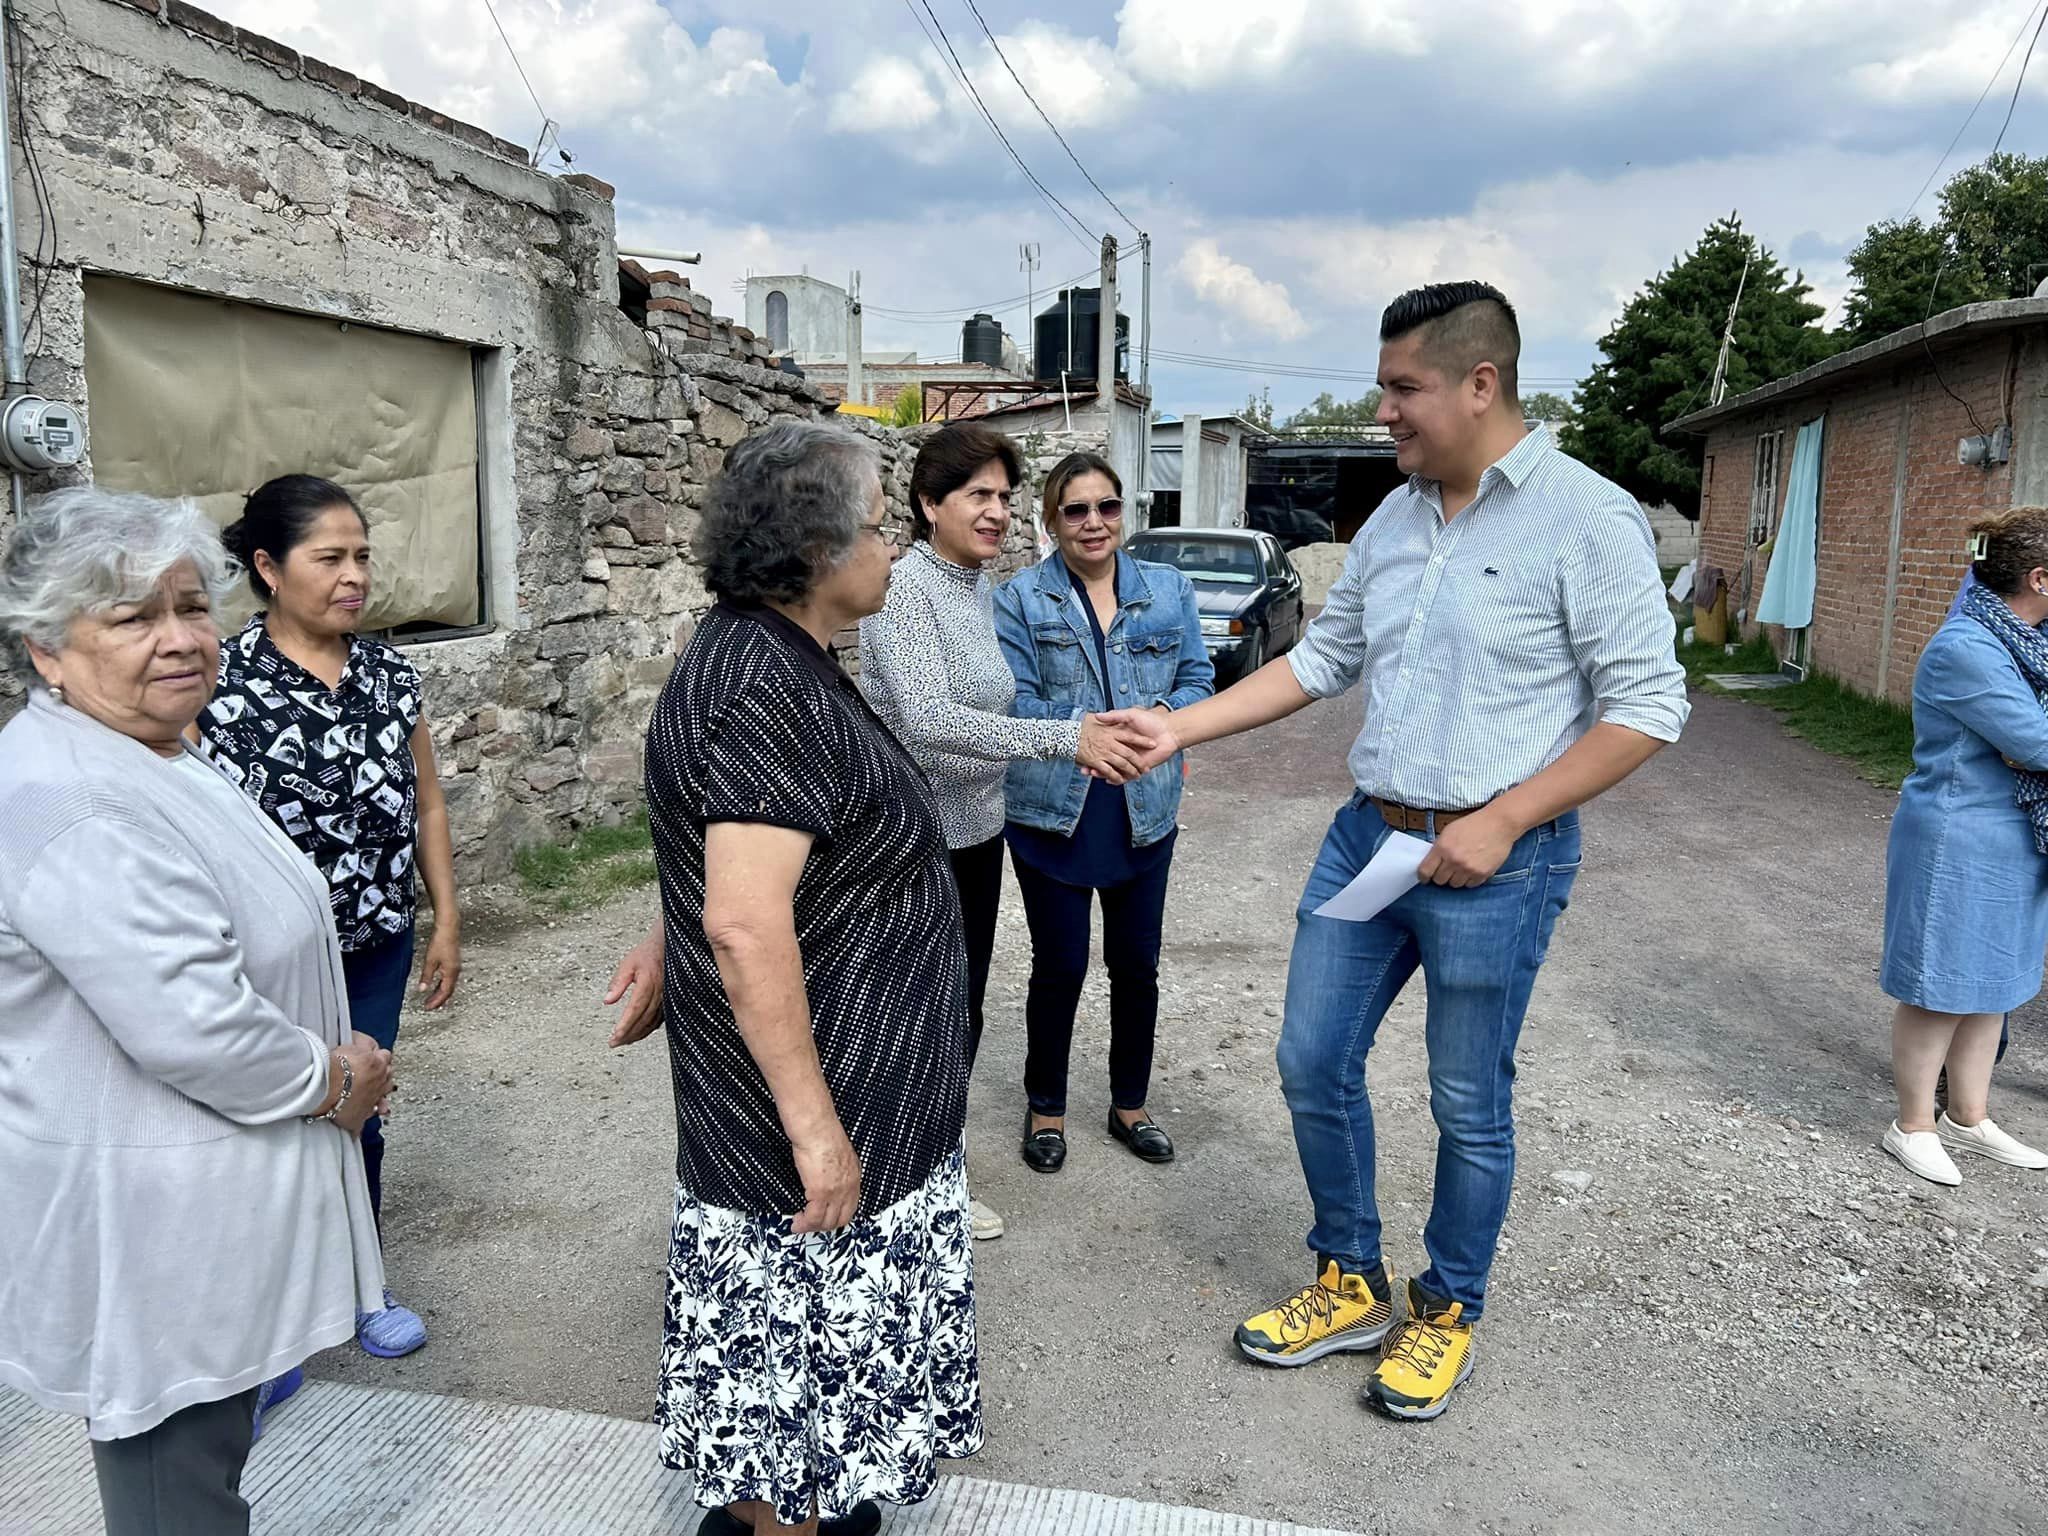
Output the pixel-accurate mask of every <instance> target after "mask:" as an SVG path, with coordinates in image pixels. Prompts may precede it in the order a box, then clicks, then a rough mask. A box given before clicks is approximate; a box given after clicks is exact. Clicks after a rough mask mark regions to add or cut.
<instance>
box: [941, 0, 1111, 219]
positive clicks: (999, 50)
mask: <svg viewBox="0 0 2048 1536" xmlns="http://www.w3.org/2000/svg"><path fill="white" fill-rule="evenodd" d="M967 9H968V10H970V11H972V12H974V19H975V20H976V21H979V22H981V30H982V31H983V32H985V33H987V35H988V45H989V47H991V48H993V49H995V51H996V57H997V58H998V59H1001V60H1002V61H1003V68H1004V69H1007V70H1009V72H1010V78H1011V79H1012V80H1015V81H1016V82H1017V89H1018V90H1020V91H1022V92H1023V93H1024V99H1025V100H1026V101H1028V102H1030V103H1031V106H1032V109H1033V110H1034V111H1036V112H1037V113H1038V116H1039V120H1040V121H1041V122H1043V123H1044V124H1045V126H1046V127H1048V128H1050V129H1052V136H1053V137H1054V138H1056V139H1058V140H1059V141H1060V148H1061V149H1064V150H1065V151H1066V152H1067V158H1068V159H1069V160H1071V161H1073V162H1074V169H1075V170H1077V171H1079V172H1080V173H1081V174H1082V175H1083V176H1084V177H1086V178H1087V181H1088V185H1089V186H1091V187H1093V188H1094V189H1095V191H1096V194H1097V195H1098V196H1099V197H1101V199H1102V200H1103V201H1104V202H1105V203H1107V204H1109V206H1110V208H1111V209H1112V210H1113V211H1114V212H1115V214H1116V216H1117V217H1118V218H1120V219H1122V220H1123V221H1124V222H1125V223H1126V224H1128V225H1130V226H1131V232H1132V233H1133V234H1139V235H1142V234H1144V233H1145V231H1143V230H1142V229H1139V228H1138V224H1137V221H1136V220H1135V219H1133V218H1132V217H1131V216H1130V215H1129V214H1128V213H1125V212H1124V211H1123V209H1121V208H1118V207H1117V205H1116V199H1115V198H1113V197H1111V196H1110V195H1109V194H1108V193H1107V192H1104V191H1103V190H1102V183H1101V182H1099V181H1097V180H1096V179H1095V177H1094V175H1093V174H1092V173H1090V171H1089V169H1088V167H1087V166H1085V165H1083V164H1082V163H1081V157H1080V156H1079V155H1077V154H1075V153H1074V146H1073V145H1071V144H1069V143H1068V142H1067V136H1066V135H1065V134H1063V133H1061V132H1060V130H1059V125H1058V124H1056V123H1055V122H1053V120H1052V119H1051V118H1050V117H1048V116H1046V112H1045V108H1043V107H1041V106H1039V104H1038V98H1037V97H1036V96H1034V95H1032V94H1031V87H1030V86H1028V85H1026V84H1025V83H1024V80H1023V77H1022V76H1020V75H1019V74H1018V73H1017V71H1016V68H1015V67H1014V66H1013V65H1012V64H1011V63H1010V56H1009V55H1008V54H1006V53H1004V52H1003V45H1002V44H1001V43H999V42H997V41H996V34H995V32H994V30H993V29H992V28H990V26H989V24H988V22H987V21H986V20H984V19H983V18H982V14H981V7H980V6H978V5H976V4H975V3H974V0H967Z"/></svg>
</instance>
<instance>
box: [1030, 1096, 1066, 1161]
mask: <svg viewBox="0 0 2048 1536" xmlns="http://www.w3.org/2000/svg"><path fill="white" fill-rule="evenodd" d="M1022 1150H1023V1153H1024V1165H1025V1166H1026V1167H1027V1168H1030V1169H1032V1170H1033V1171H1035V1172H1038V1173H1058V1172H1059V1171H1060V1170H1061V1169H1062V1168H1064V1167H1066V1165H1067V1133H1066V1132H1065V1131H1062V1130H1057V1129H1055V1128H1054V1127H1052V1126H1047V1127H1046V1128H1045V1129H1044V1130H1042V1131H1034V1130H1033V1129H1031V1111H1030V1110H1028V1109H1027V1110H1026V1111H1025V1112H1024V1146H1023V1148H1022Z"/></svg>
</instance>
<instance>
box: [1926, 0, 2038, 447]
mask: <svg viewBox="0 0 2048 1536" xmlns="http://www.w3.org/2000/svg"><path fill="white" fill-rule="evenodd" d="M2027 14H2028V16H2029V17H2031V16H2032V15H2033V12H2032V11H2029V12H2028V13H2027ZM2044 26H2048V5H2043V6H2042V8H2041V19H2040V20H2039V21H2037V22H2035V23H2034V35H2033V37H2032V38H2031V39H2029V40H2028V43H2027V51H2026V53H2025V54H2024V55H2023V56H2022V57H2021V59H2020V72H2019V74H2018V76H2017V77H2016V78H2015V79H2014V80H2013V83H2012V100H2011V101H2010V102H2008V103H2007V104H2006V108H2005V121H2004V122H2002V123H2000V124H1999V125H1998V137H1997V138H1995V139H1993V140H1992V141H1991V154H1990V155H1987V156H1986V157H1985V159H1986V162H1987V163H1988V162H1989V161H1990V160H1992V159H1994V158H1996V156H1997V154H1998V151H1999V148H2000V146H2002V145H2003V144H2004V143H2005V130H2006V129H2008V128H2010V127H2011V126H2012V115H2013V113H2014V111H2015V110H2017V109H2018V107H2019V104H2020V90H2021V88H2022V87H2023V86H2025V85H2026V83H2027V65H2029V64H2030V63H2032V62H2033V59H2034V49H2035V47H2036V46H2037V45H2038V44H2039V43H2040V41H2041V29H2042V28H2043V27H2044ZM2026 29H2027V28H2026V23H2025V22H2022V23H2020V30H2021V31H2022V32H2024V31H2026ZM2013 41H2014V42H2015V43H2017V42H2018V41H2019V39H2018V38H2017V37H2015V38H2014V39H2013ZM2005 51H2006V54H2007V56H2008V57H2010V56H2011V54H2012V49H2010V48H2008V49H2006V50H2005ZM1998 67H1999V68H2000V69H2001V70H2002V69H2004V68H2005V64H2004V61H2003V60H2001V61H2000V62H1999V66H1998ZM1991 78H1992V79H1993V80H1994V81H1995V80H1997V78H1998V76H1997V75H1993V76H1992V77H1991ZM1984 89H1985V91H1986V92H1987V93H1988V92H1989V91H1990V89H1991V87H1990V86H1989V85H1987V86H1985V87H1984ZM1979 101H1980V103H1981V101H1982V98H1981V97H1980V98H1979ZM1971 115H1972V116H1975V115H1976V114H1975V112H1974V110H1973V111H1972V113H1971ZM1965 126H1968V125H1967V124H1965ZM1951 254H1952V253H1951ZM1949 260H1950V256H1949V255H1944V256H1943V257H1942V259H1941V265H1940V266H1938V267H1936V268H1935V269H1934V281H1933V282H1932V283H1930V284H1928V286H1927V313H1926V314H1924V315H1922V316H1921V317H1920V350H1921V351H1922V352H1924V353H1926V354H1927V366H1928V368H1929V369H1931V370H1932V371H1933V374H1934V382H1935V383H1937V384H1939V385H1940V386H1941V388H1942V392H1943V393H1944V394H1946V395H1947V396H1948V397H1949V399H1951V400H1953V401H1955V403H1956V404H1957V405H1960V406H1961V407H1962V408H1963V410H1964V412H1965V414H1967V415H1968V416H1969V418H1970V425H1971V426H1973V427H1975V428H1976V429H1977V435H1978V436H1979V437H1983V436H1986V435H1987V434H1986V432H1985V430H1984V423H1983V422H1982V421H1980V420H1978V419H1977V411H1976V407H1974V406H1972V405H1971V404H1970V402H1969V401H1967V400H1965V399H1964V398H1963V397H1962V396H1961V395H1959V394H1957V393H1956V391H1955V386H1954V385H1952V384H1950V383H1949V381H1948V378H1947V376H1946V375H1945V374H1943V373H1942V371H1941V360H1940V359H1939V358H1937V357H1936V356H1935V355H1934V343H1933V342H1932V341H1931V340H1929V339H1928V335H1927V327H1928V325H1929V323H1930V322H1932V321H1933V319H1934V305H1935V295H1936V294H1938V293H1940V292H1941V280H1942V278H1943V277H1944V276H1945V275H1946V274H1947V272H1948V264H1949Z"/></svg>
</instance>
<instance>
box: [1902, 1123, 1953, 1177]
mask: <svg viewBox="0 0 2048 1536" xmlns="http://www.w3.org/2000/svg"><path fill="white" fill-rule="evenodd" d="M1941 1143H1942V1138H1941V1137H1940V1136H1937V1135H1936V1134H1935V1133H1934V1132H1933V1131H1915V1132H1913V1133H1912V1134H1911V1135H1910V1136H1909V1135H1907V1134H1906V1132H1904V1131H1902V1130H1900V1129H1899V1122H1898V1121H1896V1120H1894V1121H1893V1122H1892V1126H1891V1129H1890V1130H1888V1131H1886V1132H1885V1133H1884V1149H1885V1151H1887V1152H1889V1153H1891V1155H1892V1156H1893V1157H1896V1158H1897V1159H1898V1160H1899V1161H1900V1162H1902V1163H1904V1164H1905V1165H1906V1167H1907V1168H1908V1169H1910V1170H1911V1171H1912V1172H1914V1173H1917V1174H1919V1175H1920V1177H1921V1178H1923V1179H1925V1180H1927V1181H1928V1182H1929V1183H1930V1184H1960V1183H1962V1182H1963V1176H1962V1174H1960V1173H1959V1172H1957V1171H1956V1165H1955V1162H1954V1160H1953V1159H1951V1158H1950V1157H1949V1155H1948V1150H1947V1148H1945V1147H1943V1146H1942V1144H1941Z"/></svg>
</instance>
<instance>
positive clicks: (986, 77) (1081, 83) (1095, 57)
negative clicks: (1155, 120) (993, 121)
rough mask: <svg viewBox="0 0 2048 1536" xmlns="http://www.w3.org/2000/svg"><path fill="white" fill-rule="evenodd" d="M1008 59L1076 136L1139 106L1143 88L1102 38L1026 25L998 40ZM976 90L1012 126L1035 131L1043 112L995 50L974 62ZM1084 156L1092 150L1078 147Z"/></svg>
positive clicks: (986, 49) (1065, 128)
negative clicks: (1078, 131) (1077, 132)
mask: <svg viewBox="0 0 2048 1536" xmlns="http://www.w3.org/2000/svg"><path fill="white" fill-rule="evenodd" d="M998 41H999V42H1000V43H1001V45H1002V56H1003V58H1006V59H1008V60H1009V61H1010V67H1011V68H1013V69H1015V70H1016V71H1017V73H1018V75H1019V76H1020V77H1022V79H1023V81H1024V84H1025V85H1026V86H1027V87H1029V89H1030V91H1031V94H1032V96H1034V97H1035V98H1036V99H1037V101H1038V104H1039V106H1041V107H1043V108H1044V109H1045V111H1046V114H1047V115H1048V116H1049V117H1051V118H1052V120H1053V121H1054V122H1055V123H1057V124H1059V126H1060V129H1061V131H1062V132H1064V133H1066V134H1068V135H1069V136H1070V137H1071V136H1072V134H1073V133H1074V132H1075V131H1076V130H1081V129H1088V128H1095V127H1099V126H1101V125H1103V124H1106V123H1112V122H1115V121H1117V120H1118V119H1120V118H1122V117H1123V116H1124V115H1125V114H1127V113H1128V112H1129V111H1130V110H1131V108H1132V107H1133V105H1135V103H1136V99H1137V95H1138V85H1137V82H1136V81H1135V80H1133V79H1132V78H1131V74H1130V71H1129V70H1127V69H1126V68H1125V67H1124V63H1123V61H1122V60H1121V59H1119V58H1118V57H1117V55H1116V54H1115V53H1114V52H1113V51H1112V50H1111V49H1110V47H1109V45H1108V44H1106V43H1104V42H1103V41H1102V40H1101V39H1100V38H1095V37H1075V36H1073V35H1072V34H1070V33H1067V32H1062V31H1060V30H1059V29H1058V28H1055V27H1050V26H1047V25H1045V24H1044V23H1043V22H1035V21H1034V22H1026V23H1025V24H1024V25H1023V26H1022V27H1021V28H1019V29H1018V30H1017V32H1015V33H1014V34H1007V35H1003V36H1001V37H999V38H998ZM969 68H970V69H971V70H972V71H973V76H974V84H975V89H977V90H978V91H980V92H981V94H982V98H983V99H984V100H985V101H987V102H988V104H989V107H990V108H991V110H993V111H994V112H995V114H996V117H997V118H998V120H1000V121H1002V122H1004V123H1006V124H1017V125H1021V126H1024V127H1027V128H1028V127H1030V126H1031V125H1034V124H1036V123H1037V121H1038V114H1037V112H1035V111H1034V110H1033V109H1032V107H1031V104H1030V103H1029V102H1028V101H1026V100H1025V99H1024V96H1023V93H1022V92H1021V91H1019V90H1018V89H1017V86H1016V83H1015V82H1014V81H1013V80H1011V78H1010V73H1009V70H1008V69H1005V68H1004V67H1003V62H1002V59H999V58H998V57H997V56H996V52H995V49H993V48H990V47H988V46H986V45H984V46H983V48H982V49H981V58H980V61H979V62H976V63H970V65H969ZM1074 147H1075V148H1076V149H1077V150H1079V151H1080V152H1081V158H1082V159H1084V160H1085V159H1087V158H1088V146H1087V145H1086V144H1085V143H1076V144H1075V146H1074Z"/></svg>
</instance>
